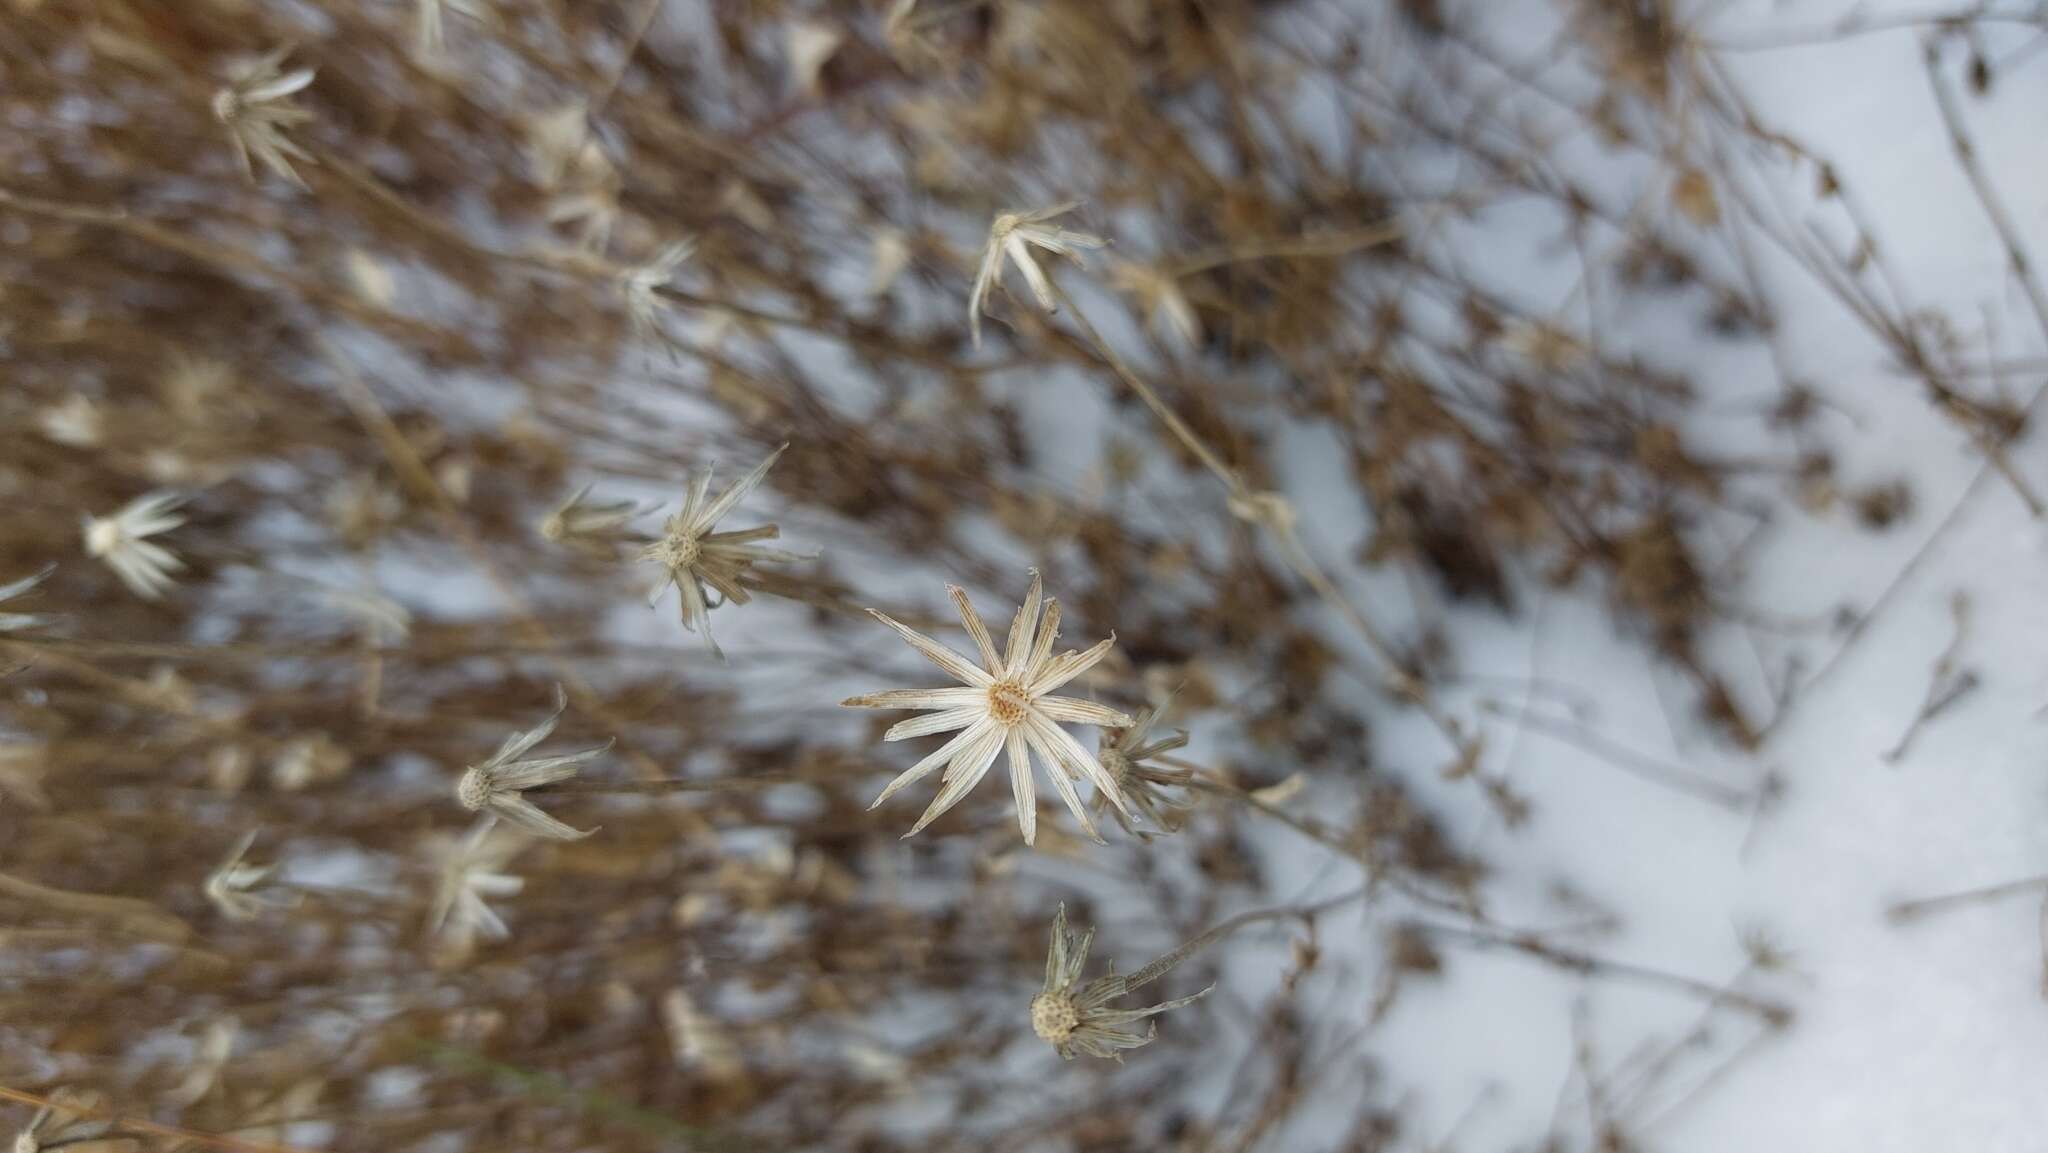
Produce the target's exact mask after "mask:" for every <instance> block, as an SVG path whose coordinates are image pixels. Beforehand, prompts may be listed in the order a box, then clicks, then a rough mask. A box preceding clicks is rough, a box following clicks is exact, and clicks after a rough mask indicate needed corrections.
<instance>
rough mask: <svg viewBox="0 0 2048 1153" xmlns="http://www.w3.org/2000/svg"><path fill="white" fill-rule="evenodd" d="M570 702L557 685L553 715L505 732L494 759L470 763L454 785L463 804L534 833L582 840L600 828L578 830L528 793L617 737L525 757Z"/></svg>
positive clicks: (560, 777) (567, 773) (564, 775)
mask: <svg viewBox="0 0 2048 1153" xmlns="http://www.w3.org/2000/svg"><path fill="white" fill-rule="evenodd" d="M568 707H569V700H568V697H567V696H566V695H564V694H563V692H562V690H561V689H560V688H557V689H556V690H555V711H554V712H552V713H550V714H548V718H547V719H546V720H544V721H542V722H541V723H540V724H538V725H535V726H534V727H533V728H530V729H527V730H526V731H524V732H516V733H513V734H512V735H511V736H509V737H506V738H505V743H504V744H502V745H499V746H498V751H497V752H495V753H492V754H491V759H490V760H487V761H485V762H484V763H483V764H481V765H472V766H470V767H469V769H468V770H467V771H465V772H464V773H463V774H462V779H461V780H460V781H457V782H456V785H455V799H456V800H457V801H459V802H460V803H461V804H462V807H463V808H465V809H468V810H469V811H470V812H472V813H476V812H483V813H488V814H490V815H491V816H497V817H503V818H505V819H506V820H508V821H510V822H512V823H513V824H515V825H517V826H519V827H520V828H522V829H524V830H526V831H527V832H529V833H533V834H535V835H536V836H540V837H546V838H548V839H550V840H557V841H575V840H581V839H582V838H584V837H587V836H589V835H590V834H591V833H593V832H595V831H596V830H595V829H586V830H578V829H575V828H572V827H570V826H569V825H566V824H564V823H563V822H561V821H559V820H557V819H555V818H554V817H551V816H549V815H548V814H546V813H545V812H542V811H541V809H540V807H539V806H538V805H535V804H534V803H533V802H532V801H530V800H527V799H526V796H525V793H526V790H528V789H537V788H540V787H542V786H544V785H552V784H556V783H558V782H561V781H566V780H568V779H569V778H571V777H573V776H575V775H576V774H577V773H578V772H579V771H581V770H582V768H583V766H584V765H587V764H589V763H590V762H591V761H594V760H596V759H597V758H599V757H601V756H603V755H604V754H605V753H606V752H607V751H609V750H610V749H611V747H612V742H611V741H606V742H605V743H604V744H602V745H599V746H597V747H596V748H593V749H584V750H582V751H581V752H575V753H562V754H558V755H556V756H552V757H534V758H532V759H531V760H528V759H526V754H527V753H529V752H532V751H533V749H534V746H536V745H538V744H540V743H541V742H542V741H544V740H547V739H548V736H549V734H551V733H553V732H554V731H555V724H556V722H558V721H560V720H561V719H562V713H563V712H564V711H566V710H567V709H568Z"/></svg>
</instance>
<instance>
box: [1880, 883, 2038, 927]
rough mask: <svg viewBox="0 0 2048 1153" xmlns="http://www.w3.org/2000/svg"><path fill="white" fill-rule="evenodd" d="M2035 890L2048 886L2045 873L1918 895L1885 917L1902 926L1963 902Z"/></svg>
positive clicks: (1976, 902)
mask: <svg viewBox="0 0 2048 1153" xmlns="http://www.w3.org/2000/svg"><path fill="white" fill-rule="evenodd" d="M2037 889H2048V873H2044V874H2042V875H2040V876H2038V877H2026V878H2023V879H2021V880H2017V881H2001V882H1999V883H1998V884H1996V885H1986V886H1984V887H1982V888H1978V889H1964V890H1962V891H1960V892H1955V893H1943V894H1941V895H1940V896H1935V897H1918V898H1915V899H1913V900H1910V901H1899V902H1896V903H1894V904H1893V905H1892V906H1891V907H1890V908H1888V909H1886V910H1885V917H1886V918H1887V919H1889V920H1890V921H1891V922H1892V923H1894V924H1900V925H1903V924H1905V923H1906V922H1908V921H1916V920H1918V919H1920V918H1921V917H1925V916H1927V915H1929V914H1931V913H1945V912H1948V911H1949V910H1951V909H1955V908H1960V907H1962V906H1964V905H1982V904H1988V903H1990V902H1992V901H1997V900H2001V899H2003V898H2005V897H2012V896H2017V895H2019V894H2021V893H2031V892H2034V891H2035V890H2037Z"/></svg>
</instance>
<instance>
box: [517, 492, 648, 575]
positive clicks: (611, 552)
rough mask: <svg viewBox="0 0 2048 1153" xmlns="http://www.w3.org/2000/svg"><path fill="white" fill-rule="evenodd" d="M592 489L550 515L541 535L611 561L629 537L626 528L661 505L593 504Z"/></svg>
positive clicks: (572, 496)
mask: <svg viewBox="0 0 2048 1153" xmlns="http://www.w3.org/2000/svg"><path fill="white" fill-rule="evenodd" d="M590 489H591V486H590V485H587V484H586V485H584V486H583V487H581V488H579V489H577V490H576V491H575V492H572V493H570V494H569V496H568V498H567V499H565V500H564V501H562V503H561V504H559V505H557V506H555V509H554V511H553V512H550V513H548V515H547V517H546V519H544V520H542V521H541V522H540V535H541V536H542V537H544V538H546V539H547V540H549V541H552V542H553V543H555V544H560V545H567V546H568V547H570V548H573V549H576V550H577V551H579V552H582V553H585V554H587V555H590V556H593V557H596V558H598V559H600V560H610V559H613V558H616V557H617V556H618V555H619V552H620V550H621V549H622V548H623V547H624V546H625V544H626V542H627V540H628V538H629V535H630V534H628V533H627V531H626V527H627V526H628V525H630V524H632V523H633V522H634V521H636V520H639V519H640V518H641V517H643V516H646V515H647V514H648V513H650V512H653V511H654V510H655V509H656V508H659V507H660V506H659V505H652V504H641V503H640V502H638V501H631V500H613V501H607V500H598V501H593V500H590V499H589V497H590Z"/></svg>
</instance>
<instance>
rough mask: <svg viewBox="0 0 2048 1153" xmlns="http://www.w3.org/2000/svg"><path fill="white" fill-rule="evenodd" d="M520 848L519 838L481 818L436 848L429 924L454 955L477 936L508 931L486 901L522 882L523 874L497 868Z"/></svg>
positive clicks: (513, 892) (497, 937)
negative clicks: (438, 860)
mask: <svg viewBox="0 0 2048 1153" xmlns="http://www.w3.org/2000/svg"><path fill="white" fill-rule="evenodd" d="M525 848H526V842H525V840H524V839H523V838H521V837H519V836H518V835H517V834H514V833H509V832H506V831H503V830H500V829H498V827H497V822H496V821H494V820H492V819H491V818H489V817H485V818H484V819H483V820H481V821H478V822H477V823H476V824H475V825H472V826H471V827H470V830H469V832H467V833H465V834H463V835H462V836H461V837H460V838H458V839H453V840H452V841H451V842H450V843H448V844H447V845H445V846H444V847H443V849H442V850H441V863H440V872H439V875H438V877H437V879H436V882H435V888H434V907H433V911H432V914H431V916H430V923H431V925H432V928H433V930H434V931H435V932H436V933H439V934H441V935H442V937H443V939H444V940H446V941H447V942H448V944H449V945H450V947H452V948H453V949H454V950H455V951H456V953H457V954H466V953H468V952H469V950H470V949H471V948H473V947H474V946H475V944H476V940H477V938H478V937H483V938H484V939H486V940H492V941H502V940H504V939H506V938H507V937H509V936H511V935H512V930H511V928H510V927H508V926H507V925H506V924H505V920H504V918H502V917H500V916H498V914H497V911H496V910H494V909H492V908H491V906H490V902H491V901H493V900H496V899H498V898H501V897H513V896H517V895H518V894H519V892H520V891H521V890H522V889H524V888H525V887H526V881H525V879H524V878H521V877H515V876H512V875H510V874H508V873H505V872H503V871H502V870H503V869H505V868H506V866H508V865H510V864H511V863H512V858H514V857H516V856H518V855H519V854H520V853H521V852H522V851H524V850H525Z"/></svg>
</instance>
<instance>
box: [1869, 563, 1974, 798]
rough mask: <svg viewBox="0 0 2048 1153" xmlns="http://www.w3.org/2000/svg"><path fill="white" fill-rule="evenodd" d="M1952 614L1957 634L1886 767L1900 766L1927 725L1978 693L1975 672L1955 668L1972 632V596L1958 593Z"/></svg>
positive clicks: (1888, 752)
mask: <svg viewBox="0 0 2048 1153" xmlns="http://www.w3.org/2000/svg"><path fill="white" fill-rule="evenodd" d="M1949 615H1950V617H1951V618H1952V619H1953V620H1954V622H1955V631H1954V632H1953V634H1951V635H1950V637H1949V642H1948V647H1947V648H1945V649H1943V650H1941V656H1939V657H1937V658H1936V659H1935V662H1934V669H1933V673H1932V675H1931V676H1930V677H1929V679H1928V684H1927V695H1926V696H1925V697H1924V698H1923V699H1922V700H1921V702H1920V710H1919V711H1918V712H1917V713H1915V714H1914V716H1913V722H1912V723H1911V724H1910V725H1908V726H1906V731H1905V733H1904V734H1903V735H1901V736H1900V737H1899V741H1898V743H1897V744H1895V745H1893V746H1892V747H1891V748H1890V749H1888V750H1886V751H1885V753H1884V754H1883V757H1884V760H1885V763H1886V764H1893V765H1895V764H1898V763H1899V761H1900V760H1901V759H1902V758H1904V757H1905V755H1906V752H1907V750H1909V749H1911V748H1912V746H1913V742H1914V741H1915V740H1916V739H1918V738H1919V736H1920V730H1921V729H1922V728H1924V727H1925V726H1926V725H1927V722H1929V721H1931V720H1933V719H1934V718H1936V717H1938V716H1940V715H1941V714H1942V713H1944V712H1946V711H1948V709H1949V708H1950V706H1952V705H1954V704H1955V703H1956V702H1957V701H1960V700H1962V699H1963V698H1964V697H1967V696H1969V695H1970V694H1971V693H1973V692H1975V691H1976V690H1977V688H1978V687H1979V685H1980V684H1981V682H1980V681H1979V680H1978V677H1977V673H1976V670H1974V669H1959V668H1957V667H1956V652H1957V650H1959V649H1961V648H1962V646H1963V639H1964V637H1965V636H1966V635H1968V633H1969V629H1970V597H1969V594H1968V593H1963V592H1958V593H1956V595H1955V596H1954V597H1953V598H1951V599H1950V601H1949Z"/></svg>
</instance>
